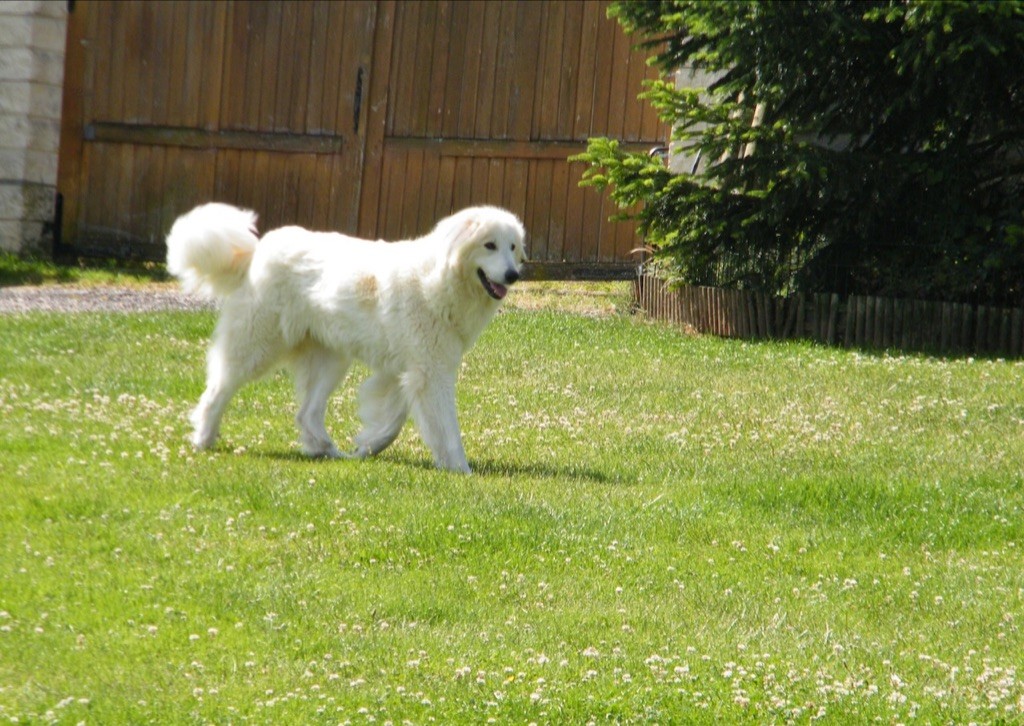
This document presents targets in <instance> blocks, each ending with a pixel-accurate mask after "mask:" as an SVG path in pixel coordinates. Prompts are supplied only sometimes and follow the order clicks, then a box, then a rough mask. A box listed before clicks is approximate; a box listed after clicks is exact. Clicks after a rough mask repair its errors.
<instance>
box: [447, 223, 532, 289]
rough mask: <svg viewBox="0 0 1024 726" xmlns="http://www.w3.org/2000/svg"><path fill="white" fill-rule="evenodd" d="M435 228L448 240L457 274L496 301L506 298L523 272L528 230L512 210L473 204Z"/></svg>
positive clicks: (450, 260) (452, 263) (450, 255)
mask: <svg viewBox="0 0 1024 726" xmlns="http://www.w3.org/2000/svg"><path fill="white" fill-rule="evenodd" d="M434 231H435V234H439V235H441V236H442V237H443V238H445V239H447V240H448V242H449V248H448V260H449V265H450V266H451V267H452V268H454V271H455V272H456V274H458V275H460V276H462V277H464V278H466V279H472V280H473V281H474V284H475V285H477V286H478V287H479V289H480V292H481V294H483V295H486V296H488V297H490V298H491V299H492V300H496V301H500V300H502V299H503V298H504V297H505V295H507V294H508V288H509V286H511V285H513V284H514V283H515V282H516V281H517V280H519V278H520V277H521V276H522V274H523V263H524V262H526V244H525V240H526V231H525V230H524V229H523V225H522V223H521V222H520V221H519V219H518V218H517V217H516V216H515V215H514V214H512V213H511V212H507V211H505V210H504V209H499V208H498V207H470V208H468V209H463V210H462V211H461V212H457V213H455V214H453V215H452V216H451V217H448V218H447V219H443V220H441V221H440V222H439V223H438V225H437V227H436V228H435V230H434Z"/></svg>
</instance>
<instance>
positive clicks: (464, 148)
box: [384, 136, 659, 159]
mask: <svg viewBox="0 0 1024 726" xmlns="http://www.w3.org/2000/svg"><path fill="white" fill-rule="evenodd" d="M658 145H659V143H658V142H653V141H652V142H650V143H643V142H621V143H620V144H619V148H621V149H622V150H624V151H630V152H644V153H646V152H648V151H650V150H651V148H653V147H655V146H658ZM384 146H385V148H388V149H394V150H398V151H426V152H430V153H434V154H439V155H440V156H455V157H470V158H487V159H565V158H567V157H569V156H574V155H576V154H582V153H583V152H584V151H586V150H587V144H586V142H585V141H517V140H514V139H446V138H419V137H406V136H389V137H387V138H385V139H384Z"/></svg>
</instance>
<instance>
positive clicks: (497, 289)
mask: <svg viewBox="0 0 1024 726" xmlns="http://www.w3.org/2000/svg"><path fill="white" fill-rule="evenodd" d="M491 289H492V290H494V294H495V295H497V296H498V299H499V300H501V299H502V298H504V297H505V296H506V295H507V294H508V288H507V287H505V286H504V285H499V284H498V283H496V282H492V283H491Z"/></svg>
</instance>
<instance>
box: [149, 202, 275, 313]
mask: <svg viewBox="0 0 1024 726" xmlns="http://www.w3.org/2000/svg"><path fill="white" fill-rule="evenodd" d="M258 241H259V235H258V234H257V232H256V213H255V212H251V211H249V210H247V209H239V208H238V207H232V206H231V205H230V204H219V203H217V202H213V203H211V204H203V205H201V206H198V207H196V208H195V209H193V210H192V211H191V212H187V213H185V214H183V215H181V216H180V217H178V218H177V219H176V220H175V221H174V226H172V227H171V232H170V234H168V235H167V271H168V272H169V273H171V274H172V275H174V276H175V277H177V278H178V279H179V280H180V281H181V286H182V287H183V288H184V289H185V291H186V292H193V293H198V294H200V295H203V296H205V297H225V296H227V295H230V294H231V293H232V292H234V291H235V290H236V289H237V288H238V287H239V286H240V285H241V284H242V282H243V281H244V280H245V277H246V274H247V273H248V272H249V263H250V262H251V261H252V254H253V252H254V251H255V250H256V243H257V242H258Z"/></svg>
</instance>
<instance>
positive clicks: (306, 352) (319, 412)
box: [292, 341, 350, 459]
mask: <svg viewBox="0 0 1024 726" xmlns="http://www.w3.org/2000/svg"><path fill="white" fill-rule="evenodd" d="M349 365H350V363H349V360H348V359H346V358H344V357H342V356H340V355H338V354H337V353H335V352H334V351H331V350H329V349H327V348H325V347H323V346H322V345H320V344H319V343H315V342H313V341H308V342H306V343H304V344H303V345H302V347H301V348H300V349H299V350H298V351H297V352H296V353H295V354H294V357H293V358H292V368H293V370H294V372H295V390H296V393H297V395H298V398H299V402H300V404H299V413H298V415H296V417H295V423H297V424H298V426H299V440H300V441H301V442H302V449H303V451H305V452H306V454H308V455H309V456H325V457H328V458H332V459H336V458H338V457H341V456H342V453H341V452H340V451H338V447H337V446H335V445H334V441H333V440H332V439H331V436H330V434H328V433H327V426H326V424H325V420H326V418H327V403H328V401H329V400H330V397H331V394H332V393H334V389H335V388H337V387H338V384H339V383H341V380H342V379H343V378H344V377H345V374H346V373H347V372H348V368H349Z"/></svg>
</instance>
